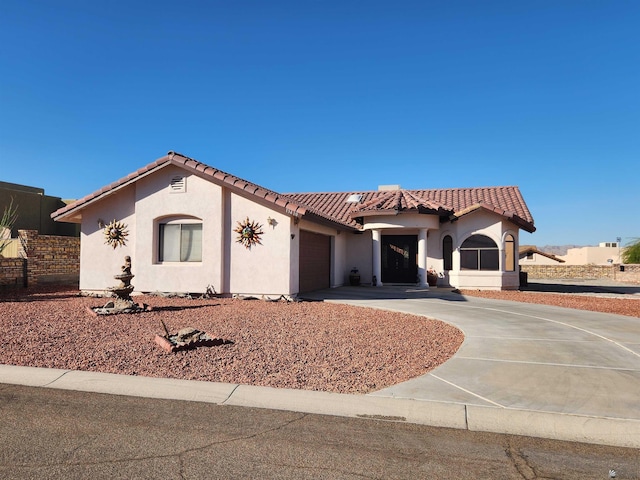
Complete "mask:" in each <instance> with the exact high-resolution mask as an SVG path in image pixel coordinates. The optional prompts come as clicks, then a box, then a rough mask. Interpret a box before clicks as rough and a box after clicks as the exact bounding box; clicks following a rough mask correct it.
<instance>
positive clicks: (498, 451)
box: [0, 385, 640, 480]
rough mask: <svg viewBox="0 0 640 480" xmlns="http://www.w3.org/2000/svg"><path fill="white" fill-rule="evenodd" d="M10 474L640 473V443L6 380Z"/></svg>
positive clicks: (5, 474) (3, 410) (583, 476)
mask: <svg viewBox="0 0 640 480" xmlns="http://www.w3.org/2000/svg"><path fill="white" fill-rule="evenodd" d="M0 418H1V421H0V442H1V443H0V444H1V445H2V449H0V477H1V478H7V479H62V478H64V479H71V480H73V479H86V478H91V479H133V478H135V479H147V478H154V479H155V478H166V479H190V478H194V479H195V478H198V479H201V478H211V479H257V478H260V479H309V478H313V479H417V478H427V479H459V480H466V479H474V480H477V479H492V480H499V479H514V480H515V479H530V480H532V479H567V480H573V479H576V480H577V479H580V480H589V479H594V480H605V479H607V478H609V471H610V470H615V472H616V478H617V479H621V480H624V479H640V452H639V451H638V450H637V449H631V448H620V447H610V446H601V445H590V444H582V443H572V442H562V441H557V440H544V439H539V438H531V437H523V436H514V435H502V434H493V433H484V432H470V431H467V430H459V429H447V428H436V427H429V426H425V425H415V424H409V423H401V422H388V421H379V420H368V419H357V418H347V417H335V416H330V415H314V414H306V413H297V412H287V411H279V410H270V409H262V408H261V409H257V408H246V407H235V406H220V405H215V404H212V403H202V402H186V401H176V400H162V399H150V398H141V397H128V396H120V395H107V394H98V393H88V392H78V391H72V390H57V389H49V388H34V387H26V386H16V385H0Z"/></svg>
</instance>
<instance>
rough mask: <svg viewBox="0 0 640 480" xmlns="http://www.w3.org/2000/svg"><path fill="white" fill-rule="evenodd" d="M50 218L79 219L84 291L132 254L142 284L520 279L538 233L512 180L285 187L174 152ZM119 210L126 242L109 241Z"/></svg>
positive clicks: (494, 283) (310, 286)
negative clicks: (276, 188) (405, 186)
mask: <svg viewBox="0 0 640 480" xmlns="http://www.w3.org/2000/svg"><path fill="white" fill-rule="evenodd" d="M52 217H53V218H54V219H55V220H57V221H64V222H75V223H80V224H81V258H80V265H81V267H80V270H81V273H80V289H81V290H104V289H105V288H107V287H109V286H112V285H114V283H115V281H114V278H113V276H114V274H117V273H119V267H120V266H121V265H122V264H123V259H124V256H125V255H129V256H131V258H132V262H133V267H132V272H133V273H134V274H135V278H134V279H133V281H132V284H133V285H134V286H135V288H136V291H142V292H153V291H163V292H192V293H199V292H204V291H205V289H206V288H207V286H208V285H212V286H213V287H214V288H215V289H216V291H217V292H218V293H224V294H251V295H267V296H271V295H281V294H286V295H295V294H298V293H301V292H306V291H311V290H316V289H321V288H327V287H334V286H340V285H344V284H346V283H347V282H348V277H349V272H350V271H351V270H352V269H353V268H354V267H355V268H357V269H358V270H359V273H360V277H361V279H362V283H366V284H374V285H376V286H380V285H382V284H388V283H405V284H419V285H422V286H425V285H426V276H427V275H426V273H427V269H431V268H433V269H435V270H437V271H438V272H439V273H440V274H441V278H440V284H442V285H445V284H448V285H451V286H454V287H458V288H481V289H515V288H518V286H519V275H518V267H517V259H518V257H517V252H518V242H519V231H520V229H522V230H524V231H527V232H533V231H535V227H534V223H533V218H532V216H531V214H530V213H529V210H528V208H527V206H526V204H525V202H524V199H523V198H522V195H521V194H520V191H519V189H518V188H517V187H513V186H512V187H488V188H460V189H440V190H402V189H399V187H387V188H386V189H381V190H378V191H367V192H339V193H294V194H280V193H276V192H273V191H271V190H268V189H265V188H263V187H261V186H259V185H256V184H254V183H251V182H248V181H246V180H243V179H241V178H238V177H235V176H233V175H230V174H227V173H225V172H223V171H220V170H218V169H216V168H213V167H210V166H208V165H205V164H203V163H201V162H198V161H196V160H193V159H191V158H188V157H185V156H183V155H181V154H178V153H174V152H169V153H168V154H167V155H166V156H164V157H162V158H160V159H158V160H156V161H155V162H153V163H151V164H149V165H147V166H145V167H143V168H141V169H139V170H137V171H136V172H133V173H131V174H130V175H128V176H127V177H125V178H122V179H120V180H118V181H116V182H114V183H112V184H110V185H107V186H106V187H104V188H102V189H101V190H99V191H97V192H94V193H92V194H90V195H88V196H86V197H84V198H82V199H80V200H78V201H76V202H75V203H72V204H70V205H68V206H66V207H64V208H61V209H60V210H58V211H56V212H54V213H53V214H52ZM112 220H117V221H118V222H121V223H122V224H124V225H126V229H127V230H128V236H127V237H126V245H124V246H120V247H118V248H111V247H110V246H108V245H105V237H104V226H105V224H107V225H108V224H109V223H110V222H111V221H112ZM259 225H260V226H261V229H260V228H259ZM243 229H244V234H245V235H244V237H243V236H242V233H243ZM260 232H262V233H260ZM239 240H243V241H244V243H241V242H239ZM254 241H255V243H252V242H254Z"/></svg>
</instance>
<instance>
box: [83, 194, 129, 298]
mask: <svg viewBox="0 0 640 480" xmlns="http://www.w3.org/2000/svg"><path fill="white" fill-rule="evenodd" d="M134 206H135V187H134V186H131V185H130V186H127V187H124V188H121V189H120V190H119V191H118V192H117V195H112V196H110V197H107V198H105V199H104V200H102V201H100V202H99V203H94V204H91V205H88V206H87V207H86V208H85V209H84V211H83V212H82V225H81V230H80V289H81V290H105V289H106V288H108V287H112V286H115V285H117V284H118V283H119V282H118V281H116V280H115V279H114V278H113V276H114V275H116V274H119V273H121V267H122V265H123V264H124V257H125V256H126V255H129V256H131V257H132V261H133V270H132V271H133V273H134V274H135V275H137V273H138V272H137V267H138V265H137V264H136V259H135V251H134V249H133V246H134V245H135V244H136V233H137V232H136V222H135V216H134ZM114 219H115V220H118V221H121V222H124V223H125V224H126V225H127V226H128V231H129V236H128V237H127V244H126V245H125V246H122V247H118V248H116V249H113V248H111V247H110V246H108V245H106V244H105V243H104V234H103V229H102V228H101V227H100V226H99V224H98V221H99V220H101V221H103V222H104V223H107V224H108V223H109V222H111V221H112V220H114ZM137 280H138V278H137V277H136V278H134V279H133V281H132V283H133V285H135V284H136V281H137Z"/></svg>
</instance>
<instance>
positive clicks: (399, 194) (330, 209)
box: [286, 186, 535, 232]
mask: <svg viewBox="0 0 640 480" xmlns="http://www.w3.org/2000/svg"><path fill="white" fill-rule="evenodd" d="M352 194H359V195H361V196H362V199H361V201H360V203H358V204H353V203H347V199H348V198H349V197H350V196H351V195H352ZM286 195H287V196H288V197H290V198H292V199H294V200H295V201H298V202H300V203H303V204H305V205H309V206H310V207H311V208H314V209H317V210H320V211H322V212H323V213H325V214H326V215H329V216H332V217H335V218H339V219H341V220H342V221H344V222H351V223H352V224H353V225H354V226H355V225H357V223H356V222H355V218H357V217H358V216H366V215H367V214H369V215H373V214H385V213H387V214H393V213H395V212H396V211H411V210H415V211H432V212H434V213H435V212H437V213H438V215H440V216H447V217H450V219H451V220H455V219H457V218H459V217H460V216H462V215H464V214H466V213H470V212H471V211H473V210H476V209H478V208H484V209H486V210H489V211H493V212H496V213H498V214H499V215H502V216H504V217H506V218H508V219H509V220H511V221H513V222H514V223H515V224H516V225H518V226H519V227H520V228H522V229H524V230H526V231H528V232H533V231H535V227H534V225H533V217H532V216H531V213H530V212H529V209H528V208H527V206H526V204H525V202H524V199H523V198H522V195H521V193H520V190H519V189H518V187H515V186H508V187H482V188H449V189H434V190H394V191H369V192H363V191H357V192H335V193H326V192H324V193H288V194H286Z"/></svg>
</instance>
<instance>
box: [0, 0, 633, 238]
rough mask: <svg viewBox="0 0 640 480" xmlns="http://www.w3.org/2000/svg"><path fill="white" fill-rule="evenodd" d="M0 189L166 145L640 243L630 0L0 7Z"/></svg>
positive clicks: (313, 183)
mask: <svg viewBox="0 0 640 480" xmlns="http://www.w3.org/2000/svg"><path fill="white" fill-rule="evenodd" d="M0 18H2V24H3V27H2V29H0V45H2V46H1V47H0V113H1V114H0V164H1V167H0V180H2V181H7V182H13V183H20V184H26V185H31V186H37V187H42V188H45V190H46V193H47V194H49V195H54V196H60V197H63V198H79V197H82V196H84V195H86V194H88V193H91V192H93V191H94V190H97V189H99V188H100V187H102V186H104V185H106V184H108V183H111V182H112V181H114V180H116V179H118V178H121V177H123V176H125V175H127V174H128V173H130V172H132V171H134V170H136V169H138V168H140V167H142V166H144V165H146V164H147V163H150V162H152V161H154V160H155V159H157V158H159V157H161V156H163V155H164V154H165V153H166V152H167V151H169V150H175V151H178V152H180V153H183V154H185V155H188V156H190V157H193V158H196V159H198V160H200V161H202V162H205V163H207V164H209V165H212V166H215V167H217V168H220V169H222V170H225V171H228V172H229V173H232V174H234V175H237V176H240V177H242V178H245V179H247V180H250V181H253V182H255V183H258V184H260V185H263V186H265V187H267V188H270V189H273V190H276V191H279V192H283V193H286V192H293V191H297V192H311V191H348V190H354V191H355V190H375V189H376V188H377V186H378V185H380V184H400V185H401V186H402V187H403V188H408V189H410V188H449V187H479V186H494V185H518V186H519V187H520V189H521V191H522V193H523V195H524V198H525V200H526V202H527V204H528V206H529V209H530V210H531V212H532V214H533V216H534V219H535V223H536V227H537V228H538V231H537V232H536V233H534V234H528V233H526V232H523V233H522V234H521V240H520V242H521V244H537V245H539V246H543V245H561V244H577V245H588V244H597V243H598V242H602V241H615V239H616V237H622V239H623V243H626V242H628V241H630V240H632V239H633V238H635V237H640V213H639V212H640V208H638V206H639V205H640V167H639V164H640V162H639V157H640V87H639V86H640V29H639V28H638V25H640V2H638V1H635V0H634V1H615V0H611V1H590V0H582V1H578V0H576V1H562V0H555V1H544V0H541V1H514V0H510V1H491V0H489V1H481V2H479V1H455V0H452V1H446V2H444V1H442V2H432V1H417V2H409V1H403V0H398V1H395V2H389V1H386V2H378V1H350V0H336V1H333V0H327V1H305V0H298V1H279V0H271V1H243V0H238V1H233V2H229V1H226V2H218V1H210V2H204V1H202V2H198V1H190V0H185V1H181V2H176V1H172V2H167V1H155V2H148V1H145V2H142V1H137V0H128V1H126V2H125V1H119V0H115V1H109V2H106V1H99V0H95V1H89V2H88V1H84V0H82V1H67V0H57V1H55V2H51V1H31V0H2V2H0Z"/></svg>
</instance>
